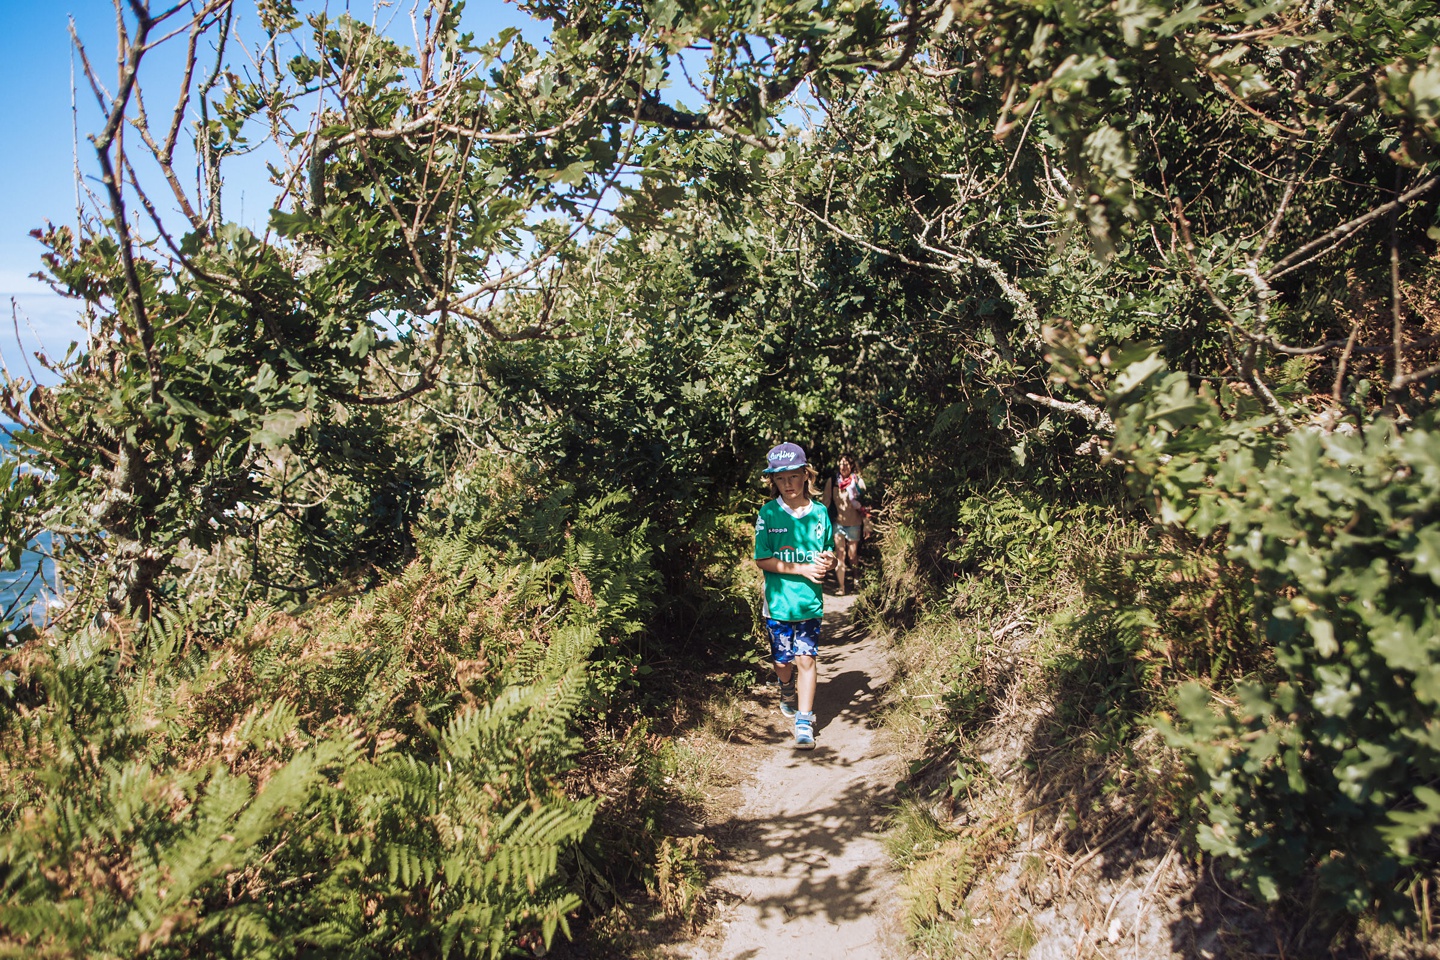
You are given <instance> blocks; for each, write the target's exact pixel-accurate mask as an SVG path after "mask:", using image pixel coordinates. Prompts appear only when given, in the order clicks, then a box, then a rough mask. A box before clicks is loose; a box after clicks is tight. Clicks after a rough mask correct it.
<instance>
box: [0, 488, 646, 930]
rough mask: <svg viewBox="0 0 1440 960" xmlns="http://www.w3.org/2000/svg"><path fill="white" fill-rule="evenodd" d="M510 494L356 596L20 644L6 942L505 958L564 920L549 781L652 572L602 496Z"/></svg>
mask: <svg viewBox="0 0 1440 960" xmlns="http://www.w3.org/2000/svg"><path fill="white" fill-rule="evenodd" d="M508 491H509V493H510V494H511V496H509V497H508V499H507V498H503V497H497V498H496V499H495V500H492V501H491V502H490V503H489V505H488V506H489V509H488V510H487V511H481V510H477V511H476V513H474V514H473V515H472V517H471V523H470V524H469V525H468V526H466V527H464V528H463V529H462V530H460V531H459V532H458V533H457V534H456V535H454V536H451V537H449V538H448V539H443V540H438V541H432V542H431V543H429V545H428V548H427V556H426V558H425V559H424V560H421V561H417V562H416V563H414V564H412V565H411V566H410V567H409V568H407V569H406V571H405V572H404V573H403V574H402V575H401V576H400V577H398V578H397V579H395V580H394V581H393V582H392V583H390V584H388V585H387V586H385V587H383V588H381V589H379V590H377V591H374V592H373V593H371V594H369V595H367V596H365V597H364V598H363V599H361V600H360V601H358V602H356V603H353V604H352V603H346V602H342V601H330V602H328V603H323V604H320V605H317V606H315V607H313V608H311V609H309V610H305V611H301V612H299V613H298V614H294V615H287V614H281V613H275V612H269V613H261V614H257V615H256V616H255V617H253V618H252V620H251V621H250V622H249V623H248V624H246V626H245V627H244V629H242V630H241V631H240V632H239V634H238V635H237V636H234V637H230V638H221V639H222V642H221V643H218V644H215V643H213V642H212V641H207V640H206V639H205V638H203V637H200V636H198V635H197V634H196V633H195V630H194V629H193V627H194V623H195V621H196V620H198V617H195V618H190V619H186V618H181V617H170V616H163V617H159V618H156V619H155V620H152V621H151V623H150V625H149V626H148V627H147V628H145V633H144V635H142V636H140V637H134V636H130V637H127V636H124V635H122V634H121V633H118V632H115V631H111V632H108V633H104V634H100V633H95V632H92V631H84V632H80V633H76V634H73V635H69V636H52V637H50V638H49V639H50V640H51V641H52V642H51V645H49V646H42V645H38V644H32V645H29V646H27V647H24V648H22V649H21V650H20V651H18V652H16V653H14V654H12V655H11V656H10V657H9V658H8V661H9V662H8V663H7V666H8V667H10V669H12V670H13V671H14V673H15V674H16V681H15V687H14V695H13V700H12V701H11V702H10V703H8V704H6V706H5V708H4V712H3V714H0V757H3V767H0V778H3V782H4V784H5V793H6V795H7V796H8V797H9V798H10V799H11V803H10V805H9V806H7V808H6V811H5V816H4V820H3V822H0V823H3V833H0V884H3V886H0V952H3V953H5V954H8V955H16V956H18V955H25V956H44V955H52V956H73V955H78V954H105V955H122V956H141V955H153V956H166V957H187V956H212V955H222V954H223V955H234V956H273V957H286V956H299V955H306V956H337V957H360V956H376V955H392V954H425V955H433V954H439V955H448V954H451V953H453V954H456V955H461V956H490V957H495V956H500V955H503V954H506V953H508V952H510V951H512V950H513V949H514V948H515V947H516V946H517V945H539V944H540V943H542V942H544V943H548V942H549V940H550V939H551V938H552V937H553V935H554V934H555V932H556V930H557V929H562V930H563V929H567V923H568V919H567V918H568V916H569V915H570V914H571V912H572V911H574V910H575V909H576V908H577V907H578V906H579V905H580V898H579V897H578V896H577V895H576V893H575V892H573V890H572V889H570V885H569V881H568V880H567V877H566V875H565V870H564V864H566V863H568V862H569V861H568V860H562V856H563V855H564V854H565V852H566V851H567V850H571V849H573V848H574V847H575V845H576V844H577V843H578V841H580V840H581V839H582V837H584V836H585V835H586V833H587V831H588V830H589V829H590V827H591V824H592V818H593V816H594V813H595V810H596V804H595V801H594V800H592V799H576V798H575V797H573V796H572V795H571V794H570V793H569V792H568V791H567V789H566V783H565V779H564V778H565V776H566V774H567V772H568V771H570V770H571V769H572V768H573V766H574V764H575V757H576V753H577V751H578V749H579V747H580V743H581V741H580V737H579V735H578V733H577V725H578V722H579V720H580V718H581V717H582V716H583V715H585V714H588V713H593V712H595V710H596V709H597V708H599V707H603V705H604V704H605V703H606V702H608V700H609V698H610V696H611V695H612V693H613V692H614V689H615V687H614V685H613V684H609V685H607V682H606V681H605V677H606V674H605V672H604V671H603V670H602V671H599V672H598V673H597V672H596V671H595V668H594V667H593V666H592V664H591V661H592V659H596V660H599V661H604V660H605V658H606V653H605V651H608V650H609V649H610V647H609V646H608V645H606V644H605V643H604V642H603V640H604V638H605V637H606V636H607V635H610V636H614V635H617V634H619V633H623V632H624V631H626V630H629V629H633V621H634V619H635V618H636V616H637V613H638V612H639V611H642V610H643V609H644V608H645V605H646V603H648V596H649V590H650V589H651V588H650V586H649V585H650V584H651V583H652V582H653V575H652V574H651V573H650V572H649V570H648V567H647V566H646V562H647V560H648V551H647V549H646V548H645V545H644V542H643V529H639V530H637V529H635V528H633V527H632V528H631V529H630V530H629V531H628V532H625V533H617V532H615V527H617V526H618V523H617V521H616V520H615V518H614V516H613V514H614V512H615V510H614V508H615V506H616V504H615V503H614V502H611V501H603V500H602V501H600V502H598V503H595V504H591V505H588V506H585V507H580V508H574V507H567V506H565V501H566V500H567V499H568V497H569V494H568V491H563V490H561V491H552V492H550V493H549V494H545V495H541V494H539V493H536V492H535V491H534V490H532V489H531V488H530V487H528V486H526V485H525V484H520V483H514V484H510V485H509V487H508ZM536 501H539V509H537V510H535V511H528V510H524V509H521V506H520V505H523V504H528V503H534V502H536ZM137 641H138V642H137ZM614 672H615V671H612V673H614ZM627 675H628V671H627ZM595 676H598V677H599V678H600V680H599V682H597V681H596V680H595V679H594V678H595Z"/></svg>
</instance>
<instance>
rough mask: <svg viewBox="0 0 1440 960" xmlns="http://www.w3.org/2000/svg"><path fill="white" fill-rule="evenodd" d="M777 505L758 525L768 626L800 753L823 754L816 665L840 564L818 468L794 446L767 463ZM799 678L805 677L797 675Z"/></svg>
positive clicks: (775, 452) (783, 705)
mask: <svg viewBox="0 0 1440 960" xmlns="http://www.w3.org/2000/svg"><path fill="white" fill-rule="evenodd" d="M766 461H767V466H766V467H765V475H766V476H767V478H768V479H769V480H770V486H771V489H772V490H773V491H774V492H775V493H776V494H777V496H776V497H775V499H774V500H771V501H769V502H767V503H766V504H765V505H764V506H762V507H761V508H760V515H759V516H758V517H756V518H755V565H756V566H757V567H759V568H760V569H761V570H762V571H764V573H765V610H764V614H765V626H766V627H767V628H768V629H769V631H770V652H771V655H772V656H773V657H774V658H775V675H776V677H777V678H778V679H779V681H780V712H781V713H783V714H785V716H787V717H794V718H795V746H796V747H798V748H799V749H801V750H809V749H812V748H813V747H814V746H815V681H816V669H815V657H816V656H817V655H818V653H819V644H820V618H821V617H822V616H823V615H824V613H825V601H824V595H823V594H822V593H821V590H820V584H821V582H822V581H823V580H824V579H825V574H826V572H828V571H829V569H830V567H831V565H832V564H833V563H834V562H835V557H834V554H833V553H832V552H831V550H830V545H831V543H832V541H833V540H834V537H835V531H834V528H833V527H832V526H831V523H830V514H829V513H828V512H827V511H826V510H825V508H824V507H822V506H821V505H820V504H818V503H816V502H815V501H814V500H812V499H811V497H812V496H818V495H819V490H818V489H817V488H816V486H815V481H816V479H817V476H818V475H817V474H816V472H815V468H814V467H812V466H810V464H809V463H808V462H807V461H806V459H805V451H804V450H802V449H801V448H800V447H799V446H798V445H796V444H793V443H782V444H780V445H779V446H776V447H773V448H772V449H771V450H770V452H769V453H768V454H767V455H766ZM797 674H798V675H797Z"/></svg>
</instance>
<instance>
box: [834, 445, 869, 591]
mask: <svg viewBox="0 0 1440 960" xmlns="http://www.w3.org/2000/svg"><path fill="white" fill-rule="evenodd" d="M824 499H825V506H827V507H834V508H835V558H836V560H837V566H836V567H835V579H836V581H837V582H838V584H839V586H840V592H841V593H844V592H845V571H846V569H852V570H853V569H854V568H855V565H856V563H857V562H858V561H859V559H860V536H861V533H862V531H863V528H864V526H865V517H866V515H867V514H869V512H870V508H869V507H867V506H865V481H864V480H862V479H861V478H860V471H859V470H858V469H857V464H856V462H855V457H854V456H853V455H851V454H848V453H847V454H844V455H843V456H841V457H840V470H839V472H838V473H837V474H836V475H835V476H833V477H831V478H830V479H829V480H826V481H825V495H824Z"/></svg>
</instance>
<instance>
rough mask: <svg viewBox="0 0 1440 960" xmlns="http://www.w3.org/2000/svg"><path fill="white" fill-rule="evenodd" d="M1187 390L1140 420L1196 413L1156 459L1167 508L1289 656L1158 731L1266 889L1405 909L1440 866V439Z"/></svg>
mask: <svg viewBox="0 0 1440 960" xmlns="http://www.w3.org/2000/svg"><path fill="white" fill-rule="evenodd" d="M1178 382H1179V381H1177V380H1175V379H1174V378H1170V379H1167V380H1166V386H1164V387H1162V389H1161V390H1159V391H1157V392H1156V396H1158V397H1160V398H1161V400H1160V402H1159V403H1158V404H1157V403H1155V402H1153V398H1152V402H1149V403H1147V404H1145V405H1142V406H1143V408H1144V412H1143V413H1142V412H1140V411H1138V410H1137V412H1136V414H1135V416H1136V417H1143V418H1147V419H1148V422H1150V423H1151V424H1155V423H1159V422H1162V421H1163V420H1164V419H1165V418H1171V419H1172V421H1173V420H1175V419H1188V420H1189V422H1190V424H1191V425H1192V426H1191V429H1189V430H1188V431H1181V432H1180V433H1179V434H1178V436H1179V437H1180V438H1181V439H1180V441H1179V442H1176V443H1173V444H1171V445H1170V446H1169V447H1168V448H1167V449H1170V450H1175V451H1177V454H1176V455H1175V456H1173V458H1171V459H1169V460H1157V461H1156V463H1157V466H1156V467H1155V480H1156V488H1157V490H1159V492H1160V494H1161V498H1162V509H1164V510H1168V511H1170V513H1171V515H1172V516H1175V517H1177V518H1179V519H1181V520H1183V522H1184V523H1185V524H1186V525H1187V526H1188V527H1189V528H1190V529H1191V530H1193V531H1195V532H1196V533H1199V534H1201V535H1208V534H1211V533H1212V532H1218V533H1219V535H1221V536H1223V538H1224V541H1225V543H1226V545H1227V554H1228V557H1229V558H1230V559H1231V560H1232V561H1233V562H1235V563H1237V564H1240V565H1242V566H1243V567H1245V568H1248V569H1249V570H1250V571H1251V572H1252V574H1253V577H1254V593H1253V605H1254V610H1253V613H1254V617H1255V622H1256V623H1257V625H1258V628H1259V629H1260V630H1261V631H1262V632H1263V636H1264V638H1265V641H1266V643H1267V645H1269V646H1271V647H1273V655H1274V661H1275V666H1274V669H1273V670H1272V671H1270V672H1269V673H1267V674H1265V675H1262V676H1260V677H1257V678H1255V679H1254V680H1252V681H1251V682H1246V683H1243V684H1241V685H1240V686H1239V688H1238V690H1237V695H1236V700H1235V701H1214V700H1212V699H1211V697H1210V696H1209V695H1208V694H1207V692H1206V691H1205V690H1204V689H1203V688H1201V687H1199V686H1195V685H1192V686H1187V687H1185V688H1184V689H1183V690H1182V691H1181V692H1180V695H1179V714H1180V719H1179V720H1178V722H1176V723H1174V724H1173V725H1172V724H1164V725H1163V726H1164V729H1165V731H1166V733H1167V735H1168V736H1169V738H1170V740H1171V742H1172V743H1173V744H1175V745H1177V746H1179V747H1181V748H1182V749H1183V750H1185V751H1186V752H1187V753H1188V755H1189V756H1190V758H1191V766H1192V769H1193V771H1194V774H1195V776H1196V777H1197V781H1198V787H1199V790H1200V796H1201V799H1202V802H1203V805H1204V807H1205V810H1206V814H1207V816H1206V820H1207V821H1208V822H1206V823H1203V824H1202V825H1200V827H1199V834H1198V839H1199V843H1200V846H1201V847H1202V848H1203V849H1205V850H1207V851H1209V852H1211V853H1214V854H1218V855H1221V856H1224V857H1226V858H1229V861H1230V863H1231V865H1232V868H1233V873H1234V874H1235V875H1236V876H1238V877H1241V878H1243V879H1244V880H1245V881H1246V882H1247V883H1248V884H1249V885H1250V886H1251V888H1252V889H1253V890H1254V891H1256V892H1257V893H1259V894H1260V895H1262V896H1264V897H1265V898H1267V899H1270V900H1274V899H1276V898H1277V897H1279V896H1280V895H1281V893H1282V892H1284V891H1286V890H1293V889H1297V888H1299V887H1301V886H1302V885H1303V882H1304V881H1306V880H1307V878H1309V877H1311V876H1312V875H1313V877H1314V880H1315V882H1316V883H1317V884H1318V888H1319V890H1321V891H1322V892H1323V893H1324V894H1325V895H1326V896H1328V897H1332V898H1334V899H1335V900H1336V901H1338V902H1339V903H1341V904H1343V905H1344V906H1345V907H1346V908H1347V909H1349V910H1350V911H1353V912H1356V913H1359V912H1362V911H1365V910H1367V909H1370V908H1372V907H1375V906H1379V907H1381V908H1382V910H1386V911H1390V910H1392V909H1393V910H1403V909H1404V902H1405V899H1406V898H1401V897H1396V896H1395V895H1394V894H1395V893H1396V892H1397V890H1400V889H1402V888H1403V887H1404V886H1406V885H1407V884H1408V883H1409V881H1410V880H1411V879H1412V878H1413V877H1415V876H1416V875H1417V873H1418V872H1419V871H1422V870H1426V869H1433V867H1434V866H1435V864H1436V862H1437V860H1440V844H1437V837H1436V835H1435V833H1434V830H1435V827H1436V826H1437V824H1440V792H1437V790H1436V786H1437V783H1440V736H1437V728H1436V721H1435V717H1436V711H1437V707H1440V614H1437V592H1436V587H1437V586H1440V432H1437V430H1436V428H1435V425H1434V423H1433V421H1432V420H1431V419H1430V418H1428V417H1427V418H1425V419H1424V420H1422V421H1421V422H1419V423H1417V424H1415V425H1414V426H1412V427H1411V428H1410V429H1409V430H1407V431H1406V432H1404V433H1403V434H1401V433H1397V431H1396V430H1395V429H1394V428H1393V426H1392V425H1391V424H1390V423H1389V422H1388V421H1386V420H1379V421H1376V422H1374V423H1372V424H1371V425H1369V426H1368V427H1367V429H1366V430H1365V431H1364V433H1363V434H1361V433H1358V432H1352V433H1343V432H1335V433H1323V432H1321V431H1319V430H1316V429H1299V430H1296V431H1294V432H1292V433H1289V434H1288V435H1286V436H1285V437H1283V438H1279V437H1274V436H1270V437H1266V436H1265V435H1264V434H1260V433H1256V432H1253V431H1241V430H1237V429H1233V428H1232V427H1228V426H1227V423H1226V422H1225V421H1222V420H1221V419H1220V418H1219V415H1218V408H1216V407H1215V406H1213V405H1208V404H1207V403H1205V402H1204V398H1203V397H1201V398H1196V397H1194V396H1193V395H1190V396H1189V399H1188V400H1187V399H1186V398H1185V390H1184V389H1183V387H1179V386H1177V385H1176V384H1177V383H1178ZM1177 397H1178V398H1180V399H1181V400H1183V401H1184V402H1182V403H1177V402H1175V401H1176V398H1177ZM1157 411H1159V412H1157ZM1177 411H1180V412H1179V413H1177ZM1186 411H1188V412H1186ZM1155 449H1159V447H1158V446H1157V447H1155ZM1312 871H1313V874H1312ZM1392 915H1393V914H1392Z"/></svg>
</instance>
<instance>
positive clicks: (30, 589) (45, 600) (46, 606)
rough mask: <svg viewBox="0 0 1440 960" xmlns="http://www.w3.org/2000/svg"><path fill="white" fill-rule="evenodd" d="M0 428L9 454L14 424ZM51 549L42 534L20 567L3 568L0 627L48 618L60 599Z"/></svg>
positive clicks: (0, 442)
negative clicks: (15, 568)
mask: <svg viewBox="0 0 1440 960" xmlns="http://www.w3.org/2000/svg"><path fill="white" fill-rule="evenodd" d="M0 428H3V429H0V450H3V451H4V452H3V453H0V456H9V450H10V431H12V430H14V429H15V424H10V423H0ZM50 552H51V551H50V534H48V533H42V534H40V535H39V536H38V537H36V538H35V539H34V540H32V541H30V548H29V549H27V550H26V551H25V552H24V553H22V554H21V555H20V568H19V569H18V570H0V626H4V627H7V628H8V627H16V626H20V625H22V624H25V623H37V624H38V623H43V622H44V621H45V620H46V619H47V616H48V614H49V612H50V610H51V609H52V608H51V604H52V603H54V602H57V601H58V599H59V597H58V591H59V585H58V583H57V580H56V577H55V561H54V560H53V559H51V556H50Z"/></svg>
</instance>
